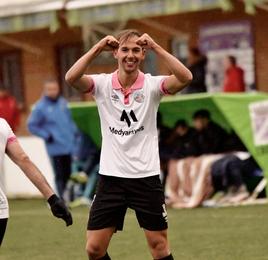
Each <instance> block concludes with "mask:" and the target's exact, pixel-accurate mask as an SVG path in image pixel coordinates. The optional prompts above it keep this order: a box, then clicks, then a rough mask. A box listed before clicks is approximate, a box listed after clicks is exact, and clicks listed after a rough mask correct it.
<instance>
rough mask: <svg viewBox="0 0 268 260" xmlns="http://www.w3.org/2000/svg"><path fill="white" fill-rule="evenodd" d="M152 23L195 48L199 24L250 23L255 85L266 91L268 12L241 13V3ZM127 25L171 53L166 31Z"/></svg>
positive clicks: (160, 19) (135, 22)
mask: <svg viewBox="0 0 268 260" xmlns="http://www.w3.org/2000/svg"><path fill="white" fill-rule="evenodd" d="M153 20H155V21H157V22H159V23H161V24H164V25H166V26H169V27H170V28H173V29H176V30H178V31H181V32H183V33H186V34H189V43H190V45H191V46H197V41H198V32H199V28H200V26H201V25H204V24H211V23H212V24H213V23H214V22H215V23H216V22H217V23H218V22H224V21H225V22H226V21H228V20H230V21H240V20H249V21H250V22H251V24H252V28H253V34H254V41H255V56H256V61H255V62H256V85H257V88H258V90H260V91H265V92H267V91H268V73H267V71H268V11H264V10H261V9H257V13H256V14H255V15H248V14H246V13H245V11H244V5H243V4H241V3H240V4H239V3H238V4H236V5H235V8H234V10H233V11H232V12H224V11H222V10H220V9H218V10H216V9H215V10H209V11H202V12H192V13H185V14H179V15H173V16H166V17H157V18H154V19H153ZM129 26H132V27H135V28H137V29H140V30H142V31H149V32H150V33H152V35H153V37H154V38H155V39H157V41H158V42H160V43H162V45H163V46H164V47H167V48H168V49H169V50H170V44H169V43H170V40H171V39H172V37H173V35H171V34H170V33H168V31H157V30H155V29H154V30H152V29H150V28H148V27H147V26H144V25H143V24H142V23H141V22H139V21H131V22H130V23H129ZM163 66H164V64H162V65H160V71H162V72H165V71H166V70H165V68H164V67H163Z"/></svg>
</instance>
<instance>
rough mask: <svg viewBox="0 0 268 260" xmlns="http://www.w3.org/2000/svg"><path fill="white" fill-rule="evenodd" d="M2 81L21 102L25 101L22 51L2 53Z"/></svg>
mask: <svg viewBox="0 0 268 260" xmlns="http://www.w3.org/2000/svg"><path fill="white" fill-rule="evenodd" d="M0 82H2V83H3V85H4V86H5V87H6V88H7V89H8V91H9V92H10V94H11V95H13V96H14V97H15V98H16V99H17V101H18V102H19V103H21V104H23V103H24V91H23V84H22V82H23V81H22V73H21V53H20V52H19V51H12V52H6V53H0Z"/></svg>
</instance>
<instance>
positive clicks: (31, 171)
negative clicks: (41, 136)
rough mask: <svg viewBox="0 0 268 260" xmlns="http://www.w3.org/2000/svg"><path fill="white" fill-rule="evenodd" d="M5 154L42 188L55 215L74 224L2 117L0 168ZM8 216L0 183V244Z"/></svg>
mask: <svg viewBox="0 0 268 260" xmlns="http://www.w3.org/2000/svg"><path fill="white" fill-rule="evenodd" d="M5 154H7V155H8V156H9V157H10V159H11V160H12V161H13V162H14V163H16V164H17V165H18V166H19V167H20V168H21V170H22V171H23V172H24V173H25V175H26V176H27V177H28V178H29V179H30V181H31V182H32V183H33V184H34V185H35V186H36V187H37V188H38V189H39V190H40V192H41V193H42V194H43V196H44V197H45V198H46V199H47V201H48V203H49V205H50V207H51V211H52V213H53V215H54V216H55V217H57V218H62V219H63V220H64V221H65V222H66V225H67V226H69V225H72V215H71V213H70V212H69V211H68V209H67V208H66V206H65V204H64V202H63V201H62V200H61V199H59V198H58V197H57V195H55V193H54V191H53V190H52V188H51V187H50V186H49V184H48V183H47V181H46V179H45V177H44V176H43V175H42V173H41V172H40V171H39V170H38V168H37V167H36V166H35V165H34V164H33V162H32V161H31V160H30V159H29V157H28V156H27V155H26V154H25V152H24V151H23V149H22V147H21V146H20V144H19V142H18V140H17V138H16V136H15V135H14V133H13V132H12V130H11V128H10V126H9V124H8V123H7V122H6V120H5V119H3V118H0V168H3V167H2V166H3V160H4V156H5ZM8 217H9V209H8V201H7V198H6V196H5V194H4V192H3V191H2V189H1V183H0V246H1V243H2V240H3V238H4V235H5V230H6V226H7V221H8Z"/></svg>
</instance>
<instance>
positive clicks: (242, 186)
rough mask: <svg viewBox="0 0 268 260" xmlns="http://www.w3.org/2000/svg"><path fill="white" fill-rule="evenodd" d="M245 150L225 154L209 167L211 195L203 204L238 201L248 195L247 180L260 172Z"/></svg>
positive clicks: (257, 175) (212, 204)
mask: <svg viewBox="0 0 268 260" xmlns="http://www.w3.org/2000/svg"><path fill="white" fill-rule="evenodd" d="M260 173H261V171H260V168H259V166H258V165H257V163H256V162H255V160H254V159H253V157H252V156H250V154H249V153H247V152H237V153H233V154H227V155H226V156H225V157H223V158H222V159H220V160H218V161H216V162H215V163H214V164H213V165H212V167H211V175H212V184H213V188H214V195H213V197H212V198H211V199H210V200H209V201H207V202H206V203H205V204H206V205H207V206H215V205H222V204H235V203H239V202H241V201H243V200H245V199H247V198H248V197H249V191H248V188H247V182H249V180H253V179H254V178H255V177H261V176H262V173H261V174H260Z"/></svg>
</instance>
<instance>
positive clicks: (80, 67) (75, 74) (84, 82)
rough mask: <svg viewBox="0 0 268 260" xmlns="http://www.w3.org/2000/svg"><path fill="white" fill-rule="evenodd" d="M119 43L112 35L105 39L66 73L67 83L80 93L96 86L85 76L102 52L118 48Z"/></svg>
mask: <svg viewBox="0 0 268 260" xmlns="http://www.w3.org/2000/svg"><path fill="white" fill-rule="evenodd" d="M118 45H119V43H118V41H117V40H116V39H115V38H114V37H113V36H111V35H108V36H106V37H104V38H103V39H102V40H100V41H99V42H98V43H97V44H96V45H94V46H93V47H92V48H91V49H90V50H89V51H88V52H87V53H86V54H84V55H83V56H82V57H81V58H80V59H79V60H78V61H77V62H76V63H75V64H74V65H73V66H72V67H71V68H70V69H69V70H68V71H67V73H66V75H65V80H66V82H67V83H68V84H69V85H71V86H73V87H74V88H76V89H77V90H79V91H82V92H87V91H89V90H91V89H92V88H93V86H94V82H93V80H92V79H91V78H90V77H87V76H85V72H86V69H87V67H88V66H89V64H90V63H91V62H92V61H93V60H94V59H95V58H96V57H97V56H98V55H99V54H100V53H101V52H102V51H112V50H114V49H116V48H118Z"/></svg>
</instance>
